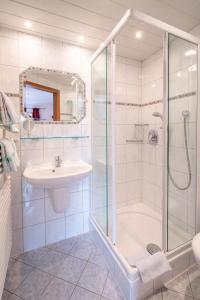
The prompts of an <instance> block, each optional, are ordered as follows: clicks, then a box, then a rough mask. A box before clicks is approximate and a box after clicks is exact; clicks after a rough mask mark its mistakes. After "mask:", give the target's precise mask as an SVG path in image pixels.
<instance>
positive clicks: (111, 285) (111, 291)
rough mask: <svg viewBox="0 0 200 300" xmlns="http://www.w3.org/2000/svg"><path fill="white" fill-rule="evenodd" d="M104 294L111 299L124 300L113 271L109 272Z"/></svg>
mask: <svg viewBox="0 0 200 300" xmlns="http://www.w3.org/2000/svg"><path fill="white" fill-rule="evenodd" d="M102 296H104V297H105V298H108V299H111V300H124V297H123V295H122V292H121V290H120V289H119V287H118V285H117V284H116V283H115V281H114V279H113V277H112V275H111V273H109V275H108V278H107V280H106V284H105V287H104V290H103V293H102Z"/></svg>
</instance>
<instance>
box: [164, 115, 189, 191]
mask: <svg viewBox="0 0 200 300" xmlns="http://www.w3.org/2000/svg"><path fill="white" fill-rule="evenodd" d="M189 115H190V112H189V111H188V110H183V111H182V116H183V123H184V142H185V154H186V160H187V167H188V183H187V184H186V185H185V186H179V185H178V184H177V183H176V182H175V180H174V178H173V177H172V174H171V170H170V166H169V161H168V172H169V178H170V179H171V182H172V183H173V185H174V186H175V187H176V188H177V189H178V190H181V191H185V190H187V189H188V188H189V187H190V185H191V181H192V171H191V164H190V156H189V151H188V137H187V128H186V119H187V118H188V117H189Z"/></svg>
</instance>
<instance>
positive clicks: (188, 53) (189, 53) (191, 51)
mask: <svg viewBox="0 0 200 300" xmlns="http://www.w3.org/2000/svg"><path fill="white" fill-rule="evenodd" d="M196 53H197V51H196V50H194V49H190V50H188V51H186V52H185V56H192V55H195V54H196Z"/></svg>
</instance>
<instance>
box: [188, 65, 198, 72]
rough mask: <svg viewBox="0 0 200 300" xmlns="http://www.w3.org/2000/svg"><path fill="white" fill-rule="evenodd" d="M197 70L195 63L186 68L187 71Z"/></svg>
mask: <svg viewBox="0 0 200 300" xmlns="http://www.w3.org/2000/svg"><path fill="white" fill-rule="evenodd" d="M196 70H197V66H196V65H192V66H190V67H189V68H188V71H189V72H195V71H196Z"/></svg>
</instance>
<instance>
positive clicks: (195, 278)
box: [188, 266, 200, 299]
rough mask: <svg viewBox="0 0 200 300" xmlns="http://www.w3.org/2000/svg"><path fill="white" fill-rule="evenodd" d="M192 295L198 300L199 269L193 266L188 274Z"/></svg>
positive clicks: (199, 285) (199, 297)
mask: <svg viewBox="0 0 200 300" xmlns="http://www.w3.org/2000/svg"><path fill="white" fill-rule="evenodd" d="M188 275H189V279H190V285H191V289H192V294H193V296H194V297H195V298H196V299H200V268H199V266H194V267H193V268H192V269H190V270H189V272H188Z"/></svg>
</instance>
